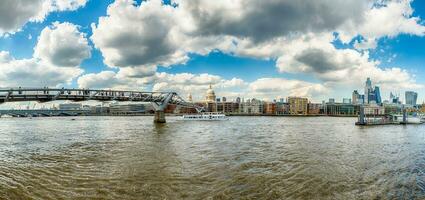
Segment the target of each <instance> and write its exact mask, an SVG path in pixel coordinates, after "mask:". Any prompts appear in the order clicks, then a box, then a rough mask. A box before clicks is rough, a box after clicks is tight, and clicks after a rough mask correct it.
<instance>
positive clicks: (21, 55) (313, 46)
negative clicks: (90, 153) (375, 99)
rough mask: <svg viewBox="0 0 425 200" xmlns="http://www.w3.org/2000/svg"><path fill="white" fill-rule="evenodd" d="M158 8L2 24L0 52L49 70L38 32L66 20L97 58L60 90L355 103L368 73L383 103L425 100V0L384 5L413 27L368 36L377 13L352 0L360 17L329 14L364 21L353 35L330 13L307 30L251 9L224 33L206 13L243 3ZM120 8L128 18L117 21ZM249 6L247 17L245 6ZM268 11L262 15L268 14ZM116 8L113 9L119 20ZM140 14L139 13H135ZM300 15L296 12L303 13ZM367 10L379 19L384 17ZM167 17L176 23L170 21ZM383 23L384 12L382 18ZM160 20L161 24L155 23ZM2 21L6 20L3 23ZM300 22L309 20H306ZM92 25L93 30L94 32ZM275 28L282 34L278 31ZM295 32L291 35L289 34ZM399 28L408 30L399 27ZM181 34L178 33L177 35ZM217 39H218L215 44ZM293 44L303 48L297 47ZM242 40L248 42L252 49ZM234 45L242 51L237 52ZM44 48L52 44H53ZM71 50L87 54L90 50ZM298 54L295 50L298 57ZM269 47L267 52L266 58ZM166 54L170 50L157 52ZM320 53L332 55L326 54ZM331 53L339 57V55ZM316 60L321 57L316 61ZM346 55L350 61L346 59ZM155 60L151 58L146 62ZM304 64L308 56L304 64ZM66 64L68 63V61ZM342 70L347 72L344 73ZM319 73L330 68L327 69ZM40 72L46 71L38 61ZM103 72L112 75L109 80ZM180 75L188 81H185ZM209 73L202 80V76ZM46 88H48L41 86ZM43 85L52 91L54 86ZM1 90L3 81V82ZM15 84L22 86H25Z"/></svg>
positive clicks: (86, 8)
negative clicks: (410, 96) (413, 95)
mask: <svg viewBox="0 0 425 200" xmlns="http://www.w3.org/2000/svg"><path fill="white" fill-rule="evenodd" d="M70 1H74V0H70ZM154 1H155V0H153V1H149V2H144V3H142V4H141V3H140V1H138V2H134V3H133V6H132V8H130V7H129V6H131V4H126V2H132V1H130V0H123V1H118V2H115V1H114V0H105V1H103V0H89V1H87V2H86V1H80V2H83V3H81V5H77V6H75V5H74V6H71V7H59V6H57V8H54V9H51V10H50V11H49V12H46V15H45V17H44V18H43V19H42V20H36V21H34V20H31V19H28V20H27V21H26V22H24V23H23V25H22V26H17V28H16V27H15V28H11V29H9V30H6V28H3V30H2V29H1V24H0V31H1V30H2V31H1V32H3V36H2V37H0V51H3V52H8V54H9V55H10V56H11V57H13V59H14V60H23V59H32V58H33V57H34V58H36V59H38V60H41V61H34V62H41V63H44V62H45V61H46V63H47V62H48V60H49V59H50V61H52V60H54V59H53V58H52V56H57V55H52V54H48V53H45V54H43V53H42V52H43V51H42V50H43V48H41V46H42V44H41V42H39V40H40V38H41V36H40V35H41V33H42V31H43V30H44V29H49V30H51V31H52V32H54V31H58V30H59V29H60V28H61V27H62V26H56V25H53V24H54V23H58V24H62V23H69V24H72V25H75V26H76V27H77V28H76V29H75V31H77V33H82V34H83V36H82V38H83V39H84V40H85V41H87V45H88V48H89V49H90V52H89V53H90V55H89V56H85V57H83V58H82V59H81V62H79V63H77V66H73V67H74V69H77V68H78V69H81V71H84V72H81V73H77V74H76V75H75V77H73V78H72V80H64V81H63V83H61V82H60V81H59V80H58V81H59V82H52V83H51V84H52V86H59V85H60V86H66V87H82V86H84V87H104V88H122V87H128V88H135V89H145V90H152V89H158V90H161V89H162V90H165V89H170V88H171V89H173V90H177V91H178V92H181V93H184V94H188V93H191V92H193V93H196V94H195V95H194V96H198V98H202V95H203V94H202V92H203V91H204V89H205V88H206V87H207V86H208V85H209V84H213V85H214V87H215V88H217V90H218V92H221V95H222V96H230V97H234V96H238V95H246V96H250V97H258V98H265V99H273V98H278V97H287V96H294V95H297V96H308V97H311V98H312V99H314V100H316V101H319V100H320V99H325V98H328V97H336V98H337V99H342V98H343V97H350V96H351V92H352V90H353V89H361V88H362V84H363V82H362V81H363V80H364V79H363V78H365V77H367V76H369V74H367V72H371V74H370V76H372V79H373V78H375V77H376V78H375V79H374V80H375V81H376V82H377V84H379V85H382V86H381V87H383V91H384V92H383V93H384V97H383V98H384V99H386V95H388V93H389V92H390V91H395V92H398V93H401V94H402V93H403V92H404V91H405V90H415V91H418V92H419V93H420V95H419V96H420V101H423V100H424V99H425V98H424V97H423V95H425V90H424V87H423V86H422V85H425V78H424V77H425V76H424V75H425V70H424V69H425V68H424V66H423V65H424V63H425V56H424V55H425V48H424V46H425V37H424V36H423V35H424V32H423V30H424V29H422V28H423V26H422V25H423V24H424V20H422V18H423V17H425V2H423V1H418V0H415V1H408V0H405V1H401V3H400V2H398V4H403V5H401V6H398V7H397V5H396V4H397V2H395V1H394V2H392V1H389V2H390V3H388V4H391V3H393V4H394V5H392V4H391V5H383V7H384V8H385V7H387V8H388V10H386V11H384V10H383V9H382V13H383V12H387V13H390V14H391V13H392V14H394V13H397V8H401V9H404V11H401V12H404V14H405V13H406V12H408V11H409V9H411V10H413V11H414V12H413V13H408V14H407V15H400V16H397V15H396V14H394V16H391V17H399V18H402V19H403V20H406V24H395V25H394V26H393V27H395V28H391V27H390V28H384V26H385V25H386V24H383V25H382V26H375V27H374V26H372V29H373V28H375V29H385V31H382V32H380V31H376V30H371V26H368V25H367V23H368V21H372V20H371V19H370V18H367V17H365V16H368V17H370V15H367V14H364V15H363V16H362V15H361V14H362V13H369V12H370V10H373V9H379V8H378V7H372V6H370V5H366V6H364V5H357V4H358V3H357V2H356V1H349V2H348V3H347V2H346V4H347V5H349V4H350V3H351V4H353V6H354V7H355V8H354V10H355V9H357V8H358V9H359V13H360V14H359V16H357V15H356V16H355V15H354V14H351V15H350V13H349V14H347V16H345V14H344V13H342V14H341V13H337V14H338V15H336V16H330V17H335V18H337V17H338V18H342V19H346V21H350V20H353V21H355V20H354V19H360V20H358V21H361V22H358V24H356V25H355V26H354V28H352V29H349V28H346V26H345V24H346V21H338V20H334V19H332V20H329V16H328V15H327V14H326V13H325V12H327V11H326V10H323V11H321V10H318V11H311V10H304V11H305V12H312V13H314V12H317V13H315V14H316V16H321V15H323V19H324V20H328V21H329V22H327V21H324V22H323V25H322V24H320V26H319V25H317V24H311V25H310V24H306V25H305V26H306V27H307V28H305V27H302V26H299V25H297V24H295V25H293V24H288V23H290V21H291V20H292V21H294V20H293V19H299V17H298V18H297V16H290V15H289V14H288V15H280V14H274V15H273V13H274V10H267V9H270V8H271V7H272V6H269V7H268V6H267V5H264V6H259V7H258V8H256V9H257V11H258V12H256V13H255V14H258V13H260V14H259V16H261V18H257V20H258V22H252V23H253V24H249V23H247V22H249V20H251V19H250V18H249V16H250V13H249V11H245V10H242V11H241V13H242V14H241V16H242V17H241V18H244V17H245V18H246V19H238V20H239V21H238V20H236V19H235V20H233V19H232V20H229V21H231V22H232V23H233V24H232V23H230V22H229V24H226V23H225V22H223V21H221V22H222V24H220V26H218V25H217V24H214V23H213V25H211V23H210V21H209V20H212V19H208V17H205V16H215V15H218V14H217V13H221V14H223V13H222V12H217V10H218V11H219V10H225V9H226V8H231V9H234V7H237V5H236V4H237V2H239V1H236V3H233V4H235V5H227V4H232V3H226V1H217V2H216V3H215V6H212V5H211V3H209V4H208V3H204V2H202V1H201V3H199V5H198V6H199V8H202V9H206V10H207V12H210V13H209V14H214V15H205V16H204V17H200V19H196V18H194V19H189V17H187V16H190V14H193V13H190V12H191V11H193V10H195V9H192V10H189V9H188V10H184V9H185V7H189V6H188V5H184V3H182V2H181V1H176V4H175V5H176V6H174V7H170V6H167V5H165V4H169V2H166V3H165V4H163V5H160V6H158V5H159V4H158V5H156V4H155V5H154V3H152V2H154ZM58 2H59V1H58ZM249 2H252V4H255V0H250V1H249ZM317 2H318V3H319V4H320V3H322V2H323V4H325V2H327V1H317ZM151 4H152V5H151ZM266 4H267V3H266ZM295 4H296V3H291V2H289V1H286V0H282V2H281V3H279V4H278V5H274V6H273V7H276V8H280V9H281V10H284V9H285V8H286V7H289V6H294V5H295ZM343 5H344V2H342V3H338V1H336V3H335V5H331V6H330V7H331V9H334V10H335V9H339V7H337V6H343ZM3 6H6V5H3ZM108 6H111V7H114V8H111V9H110V10H111V13H108V12H107V8H108ZM202 6H203V7H202ZM226 6H228V7H226ZM285 6H286V7H285ZM296 6H297V7H296V8H299V9H301V10H300V11H303V10H302V9H303V8H302V7H300V6H299V5H296ZM332 6H334V7H332ZM406 6H408V8H406ZM120 9H122V10H121V11H122V12H125V14H116V13H118V11H119V10H120ZM126 9H127V10H126ZM132 9H133V10H132ZM155 9H156V10H155ZM246 9H247V10H248V8H246ZM262 9H263V10H264V13H262V11H263V10H262ZM347 9H348V8H347ZM391 9H392V10H391ZM172 10H174V11H172ZM342 10H343V9H342ZM112 11H115V14H114V13H112ZM133 11H134V13H132V12H133ZM278 11H279V10H278ZM168 12H169V13H168ZM164 13H165V14H164ZM267 13H270V15H271V16H269V17H270V19H268V18H267V17H268V16H267ZM277 13H279V12H277ZM294 13H295V14H296V12H294ZM370 13H372V14H376V13H378V12H370ZM18 14H19V13H18ZM132 14H134V16H135V17H134V18H132V17H129V16H131V15H132ZM244 14H245V15H244ZM251 15H252V14H251ZM341 15H342V16H341ZM170 16H171V18H167V17H170ZM383 16H387V15H385V14H383ZM388 16H390V15H388ZM101 17H103V18H105V20H104V21H105V22H104V24H102V23H100V18H101ZM226 17H228V18H229V17H230V18H231V17H232V15H231V13H224V14H223V16H218V17H217V19H214V20H218V22H220V19H226ZM282 17H287V18H288V20H285V19H282ZM292 17H293V18H292ZM157 18H158V19H161V20H163V21H160V20H158V21H153V20H152V19H157ZM186 18H188V19H186ZM413 18H414V19H416V20H415V23H413V24H412V21H409V20H411V19H413ZM394 19H395V18H388V19H385V20H388V21H385V22H388V23H390V22H392V21H394ZM149 20H150V21H149ZM172 20H175V21H172ZM201 20H203V21H201ZM164 21H165V22H164ZM335 21H338V22H335ZM281 22H282V23H286V24H285V25H282V27H283V28H282V27H279V26H280V25H279V23H281ZM0 23H2V22H1V20H0ZM114 23H118V24H114ZM168 23H169V24H168ZM180 23H181V24H180ZM188 23H189V24H192V25H193V27H189V28H186V27H185V26H186V25H187V24H188ZM257 23H258V24H257ZM294 23H296V22H294ZM300 23H305V22H303V21H301V20H300ZM308 23H310V22H308ZM356 23H357V22H356ZM371 23H372V22H371ZM373 23H375V22H373ZM92 24H93V25H94V27H92ZM208 24H209V25H208ZM364 24H366V25H364ZM204 25H205V26H204ZM214 25H217V27H213V26H214ZM149 26H150V27H149ZM275 26H278V27H279V28H275ZM407 26H409V27H407ZM4 27H5V26H4ZM183 27H184V28H183ZM249 27H264V30H263V31H264V32H266V33H261V31H260V30H258V28H257V29H255V30H253V29H251V28H249ZM288 27H294V28H292V29H291V28H288ZM341 27H343V28H341ZM397 27H407V28H403V29H401V28H397ZM209 28H210V29H211V30H209ZM232 28H234V30H232ZM132 29H134V30H132ZM177 29H178V33H175V32H176V31H175V30H177ZM180 29H181V30H180ZM362 29H363V30H364V31H363V32H353V30H362ZM73 30H74V29H73ZM128 30H130V31H128ZM75 31H74V34H75ZM95 31H97V34H95V35H94V36H93V32H95ZM160 31H168V32H167V34H165V35H163V37H162V38H161V37H159V36H161V34H163V32H160ZM1 32H0V33H1ZM378 32H379V33H378ZM132 33H135V35H131V34H132ZM136 33H137V34H136ZM269 33H270V34H269ZM109 34H110V35H109ZM114 34H115V35H114ZM171 34H172V35H171ZM309 34H310V36H311V37H312V38H318V39H317V40H314V39H305V37H306V35H309ZM122 35H126V36H128V38H129V40H130V39H134V42H129V43H130V44H128V46H125V45H127V43H126V42H124V43H117V42H114V41H112V40H113V39H116V38H119V36H122ZM155 35H159V36H158V38H156V37H154V36H155ZM170 35H171V36H170ZM294 35H295V36H294ZM332 35H333V36H335V35H345V36H346V38H349V39H348V40H347V39H343V37H341V38H338V37H336V38H332V37H329V36H332ZM359 35H360V36H359ZM164 36H165V37H166V38H165V37H164ZM46 37H53V34H52V35H49V36H47V33H46ZM145 37H147V38H149V40H145V39H143V38H145ZM168 37H169V38H171V39H172V40H174V39H175V38H178V39H177V41H172V42H173V43H172V44H169V43H168V42H169V41H166V40H167V38H168ZM194 37H199V41H201V42H199V41H198V40H197V41H195V42H191V43H189V44H186V43H182V41H183V40H185V41H186V40H190V39H192V38H194ZM188 38H189V39H188ZM300 38H302V39H300ZM323 38H326V39H328V38H331V39H329V41H324V43H323V44H326V45H330V46H326V48H323V49H322V46H325V45H321V44H320V42H323V40H326V39H323ZM356 38H357V39H356ZM360 38H366V39H369V40H370V41H376V44H377V45H376V46H374V47H368V48H366V49H361V48H356V46H355V42H356V41H360ZM139 39H140V40H139ZM179 40H181V41H179ZM210 40H213V41H214V42H209V41H210ZM40 41H41V40H40ZM45 41H48V40H45ZM56 41H57V40H56ZM164 41H166V42H167V43H166V42H164ZM227 41H229V42H227ZM276 41H279V42H276ZM295 41H299V42H301V43H300V45H298V42H295ZM196 42H198V43H196ZM245 42H246V44H247V45H245ZM38 43H40V45H39V46H40V50H39V54H40V55H41V54H42V55H41V56H38V57H37V56H36V55H35V47H36V46H37V44H38ZM83 43H84V42H83ZM193 43H195V44H193ZM236 43H237V44H238V45H234V44H236ZM138 44H140V48H139V47H138V46H137V45H138ZM152 44H153V46H152ZM156 44H157V45H156ZM242 44H243V45H242ZM43 45H44V44H43ZM54 45H56V46H58V45H59V47H57V48H62V47H60V44H54ZM291 45H293V46H291ZM303 45H305V46H306V47H305V48H304V47H303V48H301V47H300V46H303ZM46 46H47V47H50V46H52V44H48V45H46ZM194 46H195V47H194ZM265 46H266V48H265ZM145 47H147V48H148V49H149V50H150V49H152V50H153V51H154V52H153V53H152V52H150V53H146V52H145V53H139V51H140V52H142V51H143V50H142V49H143V48H145ZM55 48H56V47H55ZM63 48H65V47H63ZM72 48H73V49H82V50H87V48H79V47H72ZM160 48H162V49H160ZM298 48H300V49H298ZM128 49H132V50H133V51H129V52H130V54H133V53H134V54H135V55H134V56H135V58H134V57H130V56H128V54H124V53H123V52H127V50H128ZM248 49H249V50H250V51H249V52H248V51H247V50H248ZM291 49H296V50H294V51H291ZM44 50H46V48H44ZM269 50H270V52H269V53H264V52H268V51H269ZM310 50H313V51H310ZM344 50H350V52H349V53H347V52H346V51H345V52H344ZM46 51H48V50H46ZM296 51H298V53H297V52H296ZM117 52H118V53H117ZM156 52H158V53H156ZM161 52H164V53H163V54H160V53H161ZM307 53H308V54H307ZM151 54H152V55H151ZM157 54H158V55H157ZM304 54H305V55H304ZM366 54H369V58H368V59H366V60H361V58H362V57H363V56H364V55H366ZM322 55H325V57H323V56H322ZM334 55H335V56H336V57H335V58H332V56H334ZM49 56H51V57H49ZM148 56H149V57H148ZM313 56H319V57H318V58H317V59H313V58H312V57H313ZM320 56H321V57H320ZM344 56H347V58H346V57H344ZM138 57H140V60H141V61H138V60H137V58H138ZM151 58H152V60H151V61H149V60H150V59H151ZM301 58H305V59H304V60H301ZM63 59H71V58H66V57H64V58H63ZM327 59H329V60H327ZM144 60H146V62H145V61H144ZM323 60H326V62H322V61H323ZM340 60H343V61H344V62H345V61H347V62H346V63H348V64H347V66H345V63H341V62H340ZM359 60H361V61H359ZM373 61H379V63H375V64H371V63H373ZM351 62H352V65H353V66H354V65H359V66H357V67H353V69H351V68H350V67H352V66H349V65H350V63H351ZM49 63H50V64H52V67H53V66H54V67H58V69H61V68H60V67H63V66H57V65H55V63H53V62H49ZM323 63H324V64H325V65H329V67H326V66H323ZM335 63H336V64H335ZM7 64H8V65H4V66H2V67H3V68H5V67H7V66H10V67H12V66H13V65H14V64H10V63H7ZM50 64H49V65H50ZM342 65H344V66H343V67H340V66H342ZM363 65H364V66H368V69H366V70H359V68H361V67H362V66H363ZM369 65H370V66H369ZM0 66H1V65H0ZM331 66H332V67H331ZM321 67H324V68H323V69H322V68H321ZM334 68H335V69H334ZM345 68H346V69H345ZM391 68H397V69H399V70H401V71H400V72H401V73H402V74H400V76H399V75H398V71H397V70H394V71H387V72H382V73H380V71H379V70H385V69H391ZM40 70H42V69H41V64H40ZM105 71H106V72H108V74H106V73H104V72H105ZM337 72H338V73H337ZM8 73H9V72H8ZM333 73H334V74H333ZM375 73H376V74H375ZM160 74H162V75H160ZM182 74H185V76H183V75H182ZM202 74H204V76H201V75H202ZM341 74H342V75H341ZM339 76H341V77H339ZM350 76H353V78H350ZM9 77H10V76H9ZM335 77H338V78H335ZM344 77H345V79H352V81H350V80H344ZM3 79H7V78H3ZM28 79H32V81H29V82H28V83H29V84H31V85H25V84H26V83H27V82H26V81H25V80H23V81H22V82H21V83H22V85H23V86H33V84H36V85H39V84H37V78H32V77H30V75H28ZM413 79H415V80H413ZM123 80H125V81H123ZM232 80H233V81H232ZM102 81H104V83H103V82H102ZM173 81H174V82H173ZM4 82H6V80H5V81H4ZM406 82H408V83H406ZM41 83H44V82H41V81H40V84H41ZM46 83H48V84H50V82H48V81H47V82H46ZM0 84H2V82H1V76H0ZM16 84H19V82H17V83H16ZM273 85H275V86H273ZM9 86H10V85H7V84H5V83H3V85H2V87H9ZM16 86H18V85H16ZM399 86H400V87H399ZM385 87H386V88H385Z"/></svg>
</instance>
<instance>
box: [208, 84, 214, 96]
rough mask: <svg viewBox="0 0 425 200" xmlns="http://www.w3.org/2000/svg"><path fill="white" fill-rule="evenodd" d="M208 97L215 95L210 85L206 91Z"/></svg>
mask: <svg viewBox="0 0 425 200" xmlns="http://www.w3.org/2000/svg"><path fill="white" fill-rule="evenodd" d="M208 95H215V92H214V90H213V89H212V87H211V85H210V88H209V89H208V90H207V96H208Z"/></svg>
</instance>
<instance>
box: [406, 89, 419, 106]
mask: <svg viewBox="0 0 425 200" xmlns="http://www.w3.org/2000/svg"><path fill="white" fill-rule="evenodd" d="M405 97H406V104H407V105H410V106H416V105H417V104H416V102H417V101H418V93H416V92H413V91H406V93H405Z"/></svg>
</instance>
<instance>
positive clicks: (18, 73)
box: [0, 52, 83, 87]
mask: <svg viewBox="0 0 425 200" xmlns="http://www.w3.org/2000/svg"><path fill="white" fill-rule="evenodd" d="M1 54H5V52H2V53H0V55H1ZM6 54H8V53H6ZM0 57H1V56H0ZM82 72H83V70H82V69H80V68H77V67H73V68H70V67H67V68H65V67H56V66H53V65H50V64H49V63H45V62H43V61H40V60H38V59H35V58H32V59H22V60H16V59H14V58H11V57H9V58H8V59H6V60H4V59H0V87H16V86H23V87H37V86H38V87H40V86H53V87H54V86H59V85H64V84H70V83H71V81H72V80H73V79H74V78H76V77H78V76H79V75H80V74H81V73H82Z"/></svg>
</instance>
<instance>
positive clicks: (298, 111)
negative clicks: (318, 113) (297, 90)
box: [288, 97, 308, 115]
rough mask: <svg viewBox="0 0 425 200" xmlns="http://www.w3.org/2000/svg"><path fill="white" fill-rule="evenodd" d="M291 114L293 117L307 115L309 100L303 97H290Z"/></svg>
mask: <svg viewBox="0 0 425 200" xmlns="http://www.w3.org/2000/svg"><path fill="white" fill-rule="evenodd" d="M288 103H289V113H290V114H291V115H307V114H308V99H307V98H301V97H288Z"/></svg>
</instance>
